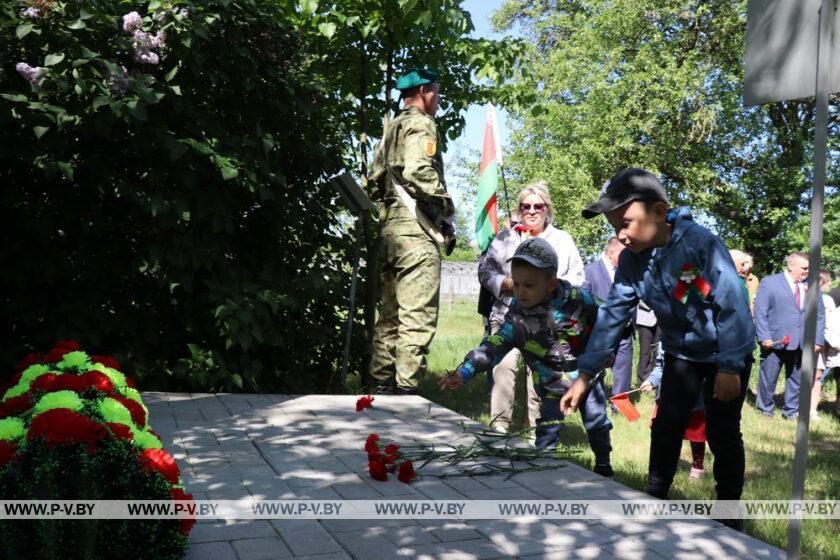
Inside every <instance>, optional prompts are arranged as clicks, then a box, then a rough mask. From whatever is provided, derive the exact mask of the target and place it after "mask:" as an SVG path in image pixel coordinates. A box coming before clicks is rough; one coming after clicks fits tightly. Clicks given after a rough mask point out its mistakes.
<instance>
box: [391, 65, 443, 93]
mask: <svg viewBox="0 0 840 560" xmlns="http://www.w3.org/2000/svg"><path fill="white" fill-rule="evenodd" d="M438 80H440V72H438V71H437V70H434V69H432V68H425V67H424V68H412V69H411V70H409V71H408V72H406V73H405V74H403V75H402V76H400V77H399V78H397V89H398V90H400V91H403V90H406V89H411V88H414V87H417V86H422V85H424V84H431V83H433V82H437V81H438Z"/></svg>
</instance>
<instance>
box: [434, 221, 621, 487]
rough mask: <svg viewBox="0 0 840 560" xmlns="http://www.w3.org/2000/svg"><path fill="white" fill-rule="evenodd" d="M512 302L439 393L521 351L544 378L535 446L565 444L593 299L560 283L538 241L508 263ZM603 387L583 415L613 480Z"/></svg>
mask: <svg viewBox="0 0 840 560" xmlns="http://www.w3.org/2000/svg"><path fill="white" fill-rule="evenodd" d="M511 263H512V267H511V276H512V277H513V293H514V300H513V301H512V302H511V305H510V308H509V310H508V313H507V315H506V316H505V323H504V325H502V328H501V329H500V330H499V331H498V333H496V334H495V335H493V336H489V337H487V338H486V339H485V340H484V342H482V344H481V345H480V346H479V347H478V348H476V349H475V350H473V351H472V352H470V353H469V354H468V355H467V357H466V359H465V360H464V362H463V363H462V364H461V365H460V366H459V367H458V369H457V370H455V371H453V372H452V373H450V374H449V375H447V376H446V377H444V378H443V379H442V380H441V381H440V386H441V388H444V389H457V388H459V387H461V385H463V384H464V383H465V382H467V381H469V380H470V379H471V378H472V377H473V376H474V375H475V374H476V373H479V372H486V371H490V370H492V369H493V367H494V366H495V365H496V364H498V362H499V361H500V360H501V359H502V358H503V357H504V356H505V355H507V353H508V352H510V350H511V349H513V348H517V349H519V351H520V352H522V357H523V359H524V360H525V363H526V364H527V365H528V367H530V368H531V370H532V371H534V372H536V373H537V374H538V375H539V378H540V397H541V401H542V402H541V405H540V418H539V419H538V420H537V431H536V437H537V439H536V446H537V447H538V448H552V447H554V446H556V445H557V444H558V443H559V441H560V422H561V421H562V420H563V414H562V413H561V411H560V406H559V403H560V401H559V399H560V397H561V396H562V395H563V394H564V393H565V392H566V390H567V389H568V387H569V386H570V385H571V382H572V381H574V379H576V378H577V355H578V354H580V352H581V351H583V349H584V348H585V347H586V342H587V340H588V338H589V333H590V331H591V330H592V326H593V324H594V322H595V318H596V316H597V313H598V303H597V301H596V299H595V298H594V297H593V296H592V294H590V293H589V292H587V291H585V290H582V289H580V288H575V287H572V285H571V284H569V283H568V282H566V281H565V280H560V279H558V278H557V254H556V253H555V252H554V249H552V248H551V245H549V244H548V242H547V241H546V240H545V239H542V238H541V237H534V238H531V239H528V240H526V241H525V242H524V243H522V244H521V245H520V246H519V247H518V248H517V249H516V253H514V255H513V257H512V258H511ZM606 403H607V398H606V393H605V392H604V387H603V384H602V383H600V382H598V383H593V384H592V388H591V390H590V391H589V393H588V394H587V396H585V397H584V398H583V401H582V404H581V416H582V417H583V425H584V428H585V429H586V434H587V436H588V437H589V444H590V446H591V447H592V451H593V453H594V454H595V469H594V470H595V472H596V473H598V474H601V475H603V476H609V477H611V476H612V475H613V470H612V466H611V465H610V452H611V451H612V447H611V444H610V430H611V429H612V423H611V422H610V420H609V418H607V413H606Z"/></svg>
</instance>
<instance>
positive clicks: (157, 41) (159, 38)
mask: <svg viewBox="0 0 840 560" xmlns="http://www.w3.org/2000/svg"><path fill="white" fill-rule="evenodd" d="M165 44H166V33H164V32H163V31H158V32H157V34H156V35H153V36H150V37H149V48H152V49H160V48H161V47H163V46H164V45H165Z"/></svg>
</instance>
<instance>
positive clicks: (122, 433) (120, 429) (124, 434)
mask: <svg viewBox="0 0 840 560" xmlns="http://www.w3.org/2000/svg"><path fill="white" fill-rule="evenodd" d="M105 425H106V426H108V429H109V430H111V433H112V434H113V435H114V437H115V438H117V439H127V440H132V439H134V434H132V433H131V429H130V428H129V427H128V426H126V425H125V424H117V423H116V422H105Z"/></svg>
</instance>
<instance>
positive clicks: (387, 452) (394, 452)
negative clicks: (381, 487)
mask: <svg viewBox="0 0 840 560" xmlns="http://www.w3.org/2000/svg"><path fill="white" fill-rule="evenodd" d="M365 451H366V452H367V455H368V472H369V473H370V476H371V478H373V479H374V480H380V481H383V482H384V481H386V480H388V474H389V473H393V472H395V471H396V473H397V480H399V481H400V482H404V483H406V484H410V483H411V481H412V479H414V478H415V477H416V476H417V473H416V472H415V471H414V463H413V462H412V461H410V460H408V459H406V458H405V456H404V455H403V454H402V453H401V452H400V446H399V445H397V444H395V443H390V444H388V445H383V444H382V442H381V441H380V439H379V436H378V435H376V434H370V435H369V436H368V437H367V440H365Z"/></svg>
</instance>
